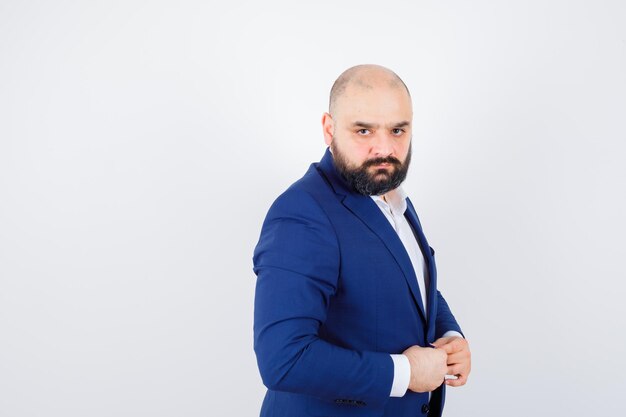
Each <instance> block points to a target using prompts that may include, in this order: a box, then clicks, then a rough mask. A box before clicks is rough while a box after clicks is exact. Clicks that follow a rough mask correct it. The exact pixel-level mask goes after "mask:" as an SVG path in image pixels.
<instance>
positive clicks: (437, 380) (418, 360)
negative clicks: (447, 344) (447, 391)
mask: <svg viewBox="0 0 626 417" xmlns="http://www.w3.org/2000/svg"><path fill="white" fill-rule="evenodd" d="M402 354H403V355H405V356H406V357H407V358H409V363H410V364H411V380H410V382H409V389H410V390H411V391H414V392H430V391H434V390H435V389H437V387H439V386H440V385H441V384H443V380H444V377H445V375H446V373H447V371H448V366H447V359H448V355H447V353H446V352H445V351H444V350H443V349H438V348H429V347H428V348H425V347H421V346H411V347H410V348H408V349H407V350H405V351H404V352H402Z"/></svg>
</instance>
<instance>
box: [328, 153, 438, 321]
mask: <svg viewBox="0 0 626 417" xmlns="http://www.w3.org/2000/svg"><path fill="white" fill-rule="evenodd" d="M319 167H320V168H321V169H322V171H323V173H324V174H325V176H326V177H327V179H328V180H329V182H330V183H331V185H332V186H333V189H334V190H335V192H336V193H337V194H340V195H343V196H344V197H343V199H342V203H343V205H344V206H346V207H347V208H348V209H349V210H350V211H351V212H352V213H354V214H355V215H356V216H357V217H358V218H359V219H361V221H362V222H363V223H364V224H365V225H366V226H367V227H368V228H369V229H370V230H371V231H372V232H374V233H375V234H376V235H377V236H378V237H379V238H380V240H381V241H382V242H383V244H384V245H385V246H386V247H387V249H388V250H389V252H390V253H391V255H392V256H393V258H394V259H395V261H396V262H397V264H398V266H399V267H400V269H401V270H402V273H403V274H404V278H405V280H406V282H407V284H408V286H409V288H410V290H411V294H412V296H413V299H414V301H415V303H416V304H417V305H418V307H419V311H420V315H421V317H422V319H423V320H424V322H426V315H425V314H424V305H423V303H422V297H421V295H420V290H419V287H418V285H417V277H416V276H415V271H414V270H413V265H412V264H411V259H410V258H409V255H408V254H407V252H406V249H405V248H404V245H403V244H402V241H401V240H400V237H398V234H397V233H396V231H395V230H394V229H393V227H392V226H391V224H389V221H388V220H387V218H386V217H385V215H384V214H383V213H382V212H381V211H380V209H379V208H378V206H377V205H376V203H375V202H374V200H372V199H371V198H370V197H369V196H365V195H362V194H359V193H357V192H355V191H353V190H351V189H350V188H349V186H348V184H347V183H346V182H345V180H344V179H343V178H341V177H340V175H339V174H338V173H337V171H336V169H335V167H334V163H333V160H332V154H331V153H330V151H329V150H328V149H326V153H325V154H324V157H323V158H322V160H321V161H320V164H319Z"/></svg>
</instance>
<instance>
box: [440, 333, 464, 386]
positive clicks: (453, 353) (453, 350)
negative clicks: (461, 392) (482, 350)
mask: <svg viewBox="0 0 626 417" xmlns="http://www.w3.org/2000/svg"><path fill="white" fill-rule="evenodd" d="M432 345H433V346H434V347H436V348H439V349H441V350H443V351H445V352H446V353H447V356H448V359H447V364H448V372H447V373H448V375H456V376H458V377H459V379H448V380H446V385H450V386H453V387H460V386H461V385H465V383H466V382H467V377H468V375H469V373H470V371H471V369H472V354H471V353H470V350H469V344H468V343H467V340H465V339H464V338H462V337H459V336H451V337H442V338H440V339H437V340H435V343H432Z"/></svg>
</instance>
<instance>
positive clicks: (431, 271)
mask: <svg viewBox="0 0 626 417" xmlns="http://www.w3.org/2000/svg"><path fill="white" fill-rule="evenodd" d="M405 217H406V218H407V219H408V221H409V223H410V224H411V226H412V227H413V231H414V232H415V236H416V238H417V241H418V243H419V246H420V248H421V249H422V254H423V255H424V260H425V261H426V264H427V265H428V282H427V285H426V288H427V292H428V294H427V295H426V300H427V301H426V303H427V304H428V325H429V327H430V326H434V325H435V314H433V308H434V307H435V299H436V293H437V271H436V270H435V260H434V258H433V255H432V253H431V251H430V246H429V245H428V241H426V236H425V235H424V231H423V230H422V225H421V224H420V221H419V218H418V217H417V212H416V211H415V208H414V207H413V203H411V200H409V199H408V198H407V205H406V212H405Z"/></svg>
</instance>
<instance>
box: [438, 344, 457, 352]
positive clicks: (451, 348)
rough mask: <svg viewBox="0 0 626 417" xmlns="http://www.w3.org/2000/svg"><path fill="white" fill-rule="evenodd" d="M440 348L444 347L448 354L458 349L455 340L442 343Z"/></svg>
mask: <svg viewBox="0 0 626 417" xmlns="http://www.w3.org/2000/svg"><path fill="white" fill-rule="evenodd" d="M439 349H443V350H444V351H445V352H446V353H447V354H448V355H450V354H452V353H455V352H456V351H457V350H456V348H455V345H454V343H453V342H449V343H446V344H445V345H441V346H440V347H439Z"/></svg>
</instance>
